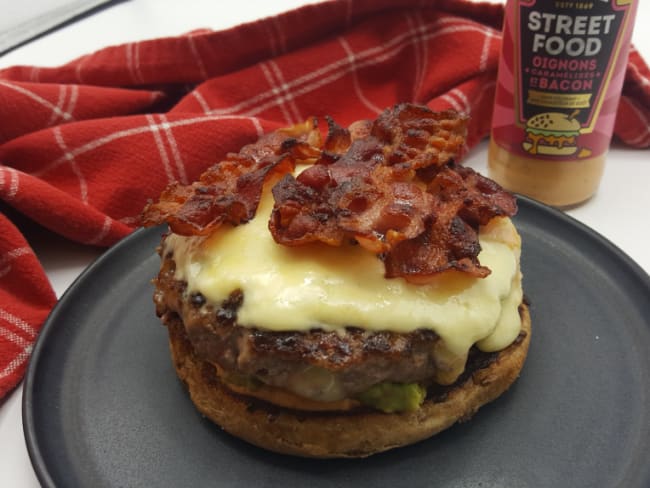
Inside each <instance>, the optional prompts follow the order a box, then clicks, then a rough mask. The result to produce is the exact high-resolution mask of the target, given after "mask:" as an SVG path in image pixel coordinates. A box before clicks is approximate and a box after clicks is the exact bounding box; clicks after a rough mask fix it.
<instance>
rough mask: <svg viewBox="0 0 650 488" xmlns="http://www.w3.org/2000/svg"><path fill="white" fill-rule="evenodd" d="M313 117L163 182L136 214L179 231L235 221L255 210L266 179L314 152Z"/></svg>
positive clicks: (208, 230) (192, 231)
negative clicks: (193, 173) (196, 174)
mask: <svg viewBox="0 0 650 488" xmlns="http://www.w3.org/2000/svg"><path fill="white" fill-rule="evenodd" d="M320 146H321V141H320V132H319V131H318V129H317V123H316V120H315V119H313V120H308V121H307V122H305V123H303V124H297V125H295V126H293V127H289V128H287V129H281V130H278V131H275V132H272V133H270V134H267V135H265V136H263V137H261V138H260V139H259V140H258V141H257V142H255V143H253V144H249V145H247V146H244V147H243V148H242V149H241V151H240V152H239V153H238V154H228V155H227V157H226V159H225V160H223V161H220V162H218V163H217V164H215V165H213V166H212V167H210V168H209V169H208V170H207V171H206V172H205V173H203V174H202V175H201V177H200V178H199V180H198V181H196V182H194V183H192V184H191V185H187V186H183V185H180V184H178V183H172V184H171V185H169V186H168V187H167V188H166V189H165V190H164V191H163V192H162V194H161V195H160V199H159V201H158V202H156V203H149V204H148V205H147V206H146V207H145V209H144V211H143V214H142V223H143V225H145V226H151V225H157V224H161V223H167V224H168V225H169V228H170V229H171V231H172V232H174V233H176V234H180V235H186V236H190V235H207V234H210V233H211V232H212V231H213V230H214V229H216V228H217V227H219V226H220V225H221V224H222V223H223V222H229V223H231V224H233V225H239V224H241V223H244V222H247V221H249V220H250V219H252V218H253V217H254V216H255V212H256V210H257V206H258V204H259V201H260V198H261V195H262V189H263V186H264V184H265V183H266V182H268V181H270V180H272V179H274V178H279V177H281V176H282V175H284V174H288V173H291V172H293V171H294V169H295V165H296V162H297V161H302V162H305V161H309V160H311V161H313V160H315V159H316V158H317V157H319V156H320V153H321V151H320Z"/></svg>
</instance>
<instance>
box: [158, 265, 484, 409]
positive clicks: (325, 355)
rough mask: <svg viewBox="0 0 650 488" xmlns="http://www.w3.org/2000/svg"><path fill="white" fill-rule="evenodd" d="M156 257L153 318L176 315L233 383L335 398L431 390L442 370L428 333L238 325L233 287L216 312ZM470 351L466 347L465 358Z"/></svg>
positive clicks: (434, 338) (199, 350)
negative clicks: (373, 390)
mask: <svg viewBox="0 0 650 488" xmlns="http://www.w3.org/2000/svg"><path fill="white" fill-rule="evenodd" d="M161 257H162V266H161V269H160V273H159V275H158V277H157V278H156V279H155V280H154V284H155V287H156V290H155V293H154V302H155V304H156V312H157V314H158V316H159V317H161V318H162V319H163V322H167V320H165V318H166V317H165V316H167V317H168V318H171V317H173V316H174V315H178V316H179V317H180V318H181V320H182V322H183V324H184V325H185V330H186V333H187V337H188V338H189V340H190V342H191V344H192V346H193V348H194V351H195V353H196V354H197V356H198V357H199V358H201V359H203V360H204V361H207V362H210V363H213V364H216V365H218V366H219V367H220V368H222V369H223V370H224V371H225V372H226V374H230V375H232V377H233V378H237V379H239V380H245V381H249V380H253V381H260V382H262V383H264V384H267V385H270V386H275V387H282V388H285V389H287V390H289V391H292V392H294V393H296V394H298V395H300V396H303V397H306V398H310V399H313V400H318V401H336V400H340V399H343V398H352V397H354V395H356V394H358V393H361V392H363V391H365V390H367V389H368V388H369V387H371V386H373V385H375V384H377V383H380V382H383V381H390V382H397V383H411V382H419V383H421V384H424V385H431V383H432V381H433V378H435V377H436V372H437V371H438V370H439V369H441V368H444V365H443V364H441V363H440V361H439V359H438V360H437V357H439V352H438V351H439V348H440V347H442V342H441V340H440V338H439V337H438V335H437V334H436V333H435V332H433V331H430V330H417V331H414V332H410V333H395V332H390V331H366V330H362V329H359V328H355V327H353V326H350V327H347V328H346V329H345V332H344V333H341V332H340V331H339V332H336V331H325V330H322V329H312V330H311V331H309V332H275V331H268V330H263V329H258V328H253V327H243V326H240V325H238V324H237V310H238V308H239V307H240V306H241V304H242V303H243V300H245V299H246V297H245V296H244V294H243V293H242V292H241V291H240V290H233V292H232V293H231V295H230V297H229V298H228V299H227V300H226V301H224V302H223V303H222V304H220V306H219V307H218V308H217V307H215V306H212V305H210V304H208V303H207V302H206V300H205V298H204V297H203V296H202V295H201V294H198V293H190V292H189V291H188V290H187V283H185V282H184V281H179V280H176V279H175V278H174V271H175V266H176V265H175V262H174V259H173V255H172V254H171V253H170V254H167V255H165V256H161ZM169 314H171V315H169ZM476 353H477V351H473V350H472V351H470V356H473V355H476ZM481 354H483V355H484V356H486V357H487V356H488V355H486V354H485V353H481Z"/></svg>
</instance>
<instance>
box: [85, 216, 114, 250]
mask: <svg viewBox="0 0 650 488" xmlns="http://www.w3.org/2000/svg"><path fill="white" fill-rule="evenodd" d="M112 224H113V219H111V218H110V217H109V216H106V217H104V223H103V224H102V228H101V229H100V230H99V232H98V233H97V234H96V235H95V237H91V238H90V239H88V240H87V241H86V244H90V245H95V244H101V242H102V240H103V239H104V237H106V236H107V235H108V231H110V230H111V225H112Z"/></svg>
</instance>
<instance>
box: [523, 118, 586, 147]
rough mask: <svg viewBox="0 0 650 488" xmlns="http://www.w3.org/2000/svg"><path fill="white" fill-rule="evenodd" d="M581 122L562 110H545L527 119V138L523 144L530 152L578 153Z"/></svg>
mask: <svg viewBox="0 0 650 488" xmlns="http://www.w3.org/2000/svg"><path fill="white" fill-rule="evenodd" d="M579 135H580V122H579V121H578V120H576V119H575V118H573V114H571V115H567V114H564V113H560V112H543V113H540V114H537V115H535V116H534V117H531V118H530V119H528V120H527V121H526V140H525V141H524V142H523V144H522V146H523V148H524V150H525V151H526V152H528V153H530V154H542V155H544V156H571V155H573V154H575V153H576V151H577V150H578V146H577V143H576V139H577V137H578V136H579Z"/></svg>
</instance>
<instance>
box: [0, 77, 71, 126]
mask: <svg viewBox="0 0 650 488" xmlns="http://www.w3.org/2000/svg"><path fill="white" fill-rule="evenodd" d="M0 85H2V86H5V87H7V88H10V89H12V90H14V91H17V92H18V93H20V94H22V95H25V96H26V97H28V98H31V99H32V100H34V101H35V102H37V103H39V104H41V105H43V106H44V107H45V108H47V109H49V110H52V112H54V114H56V116H58V117H61V118H62V119H63V120H65V121H68V122H69V121H71V120H74V118H73V117H72V115H71V114H69V113H67V112H64V111H63V110H61V109H60V108H59V107H57V106H56V105H54V104H52V103H51V102H49V101H47V100H45V99H44V98H43V97H41V96H40V95H37V94H36V93H34V92H33V91H31V90H28V89H26V88H24V87H22V86H18V85H14V84H13V83H9V82H8V81H4V80H1V81H0Z"/></svg>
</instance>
